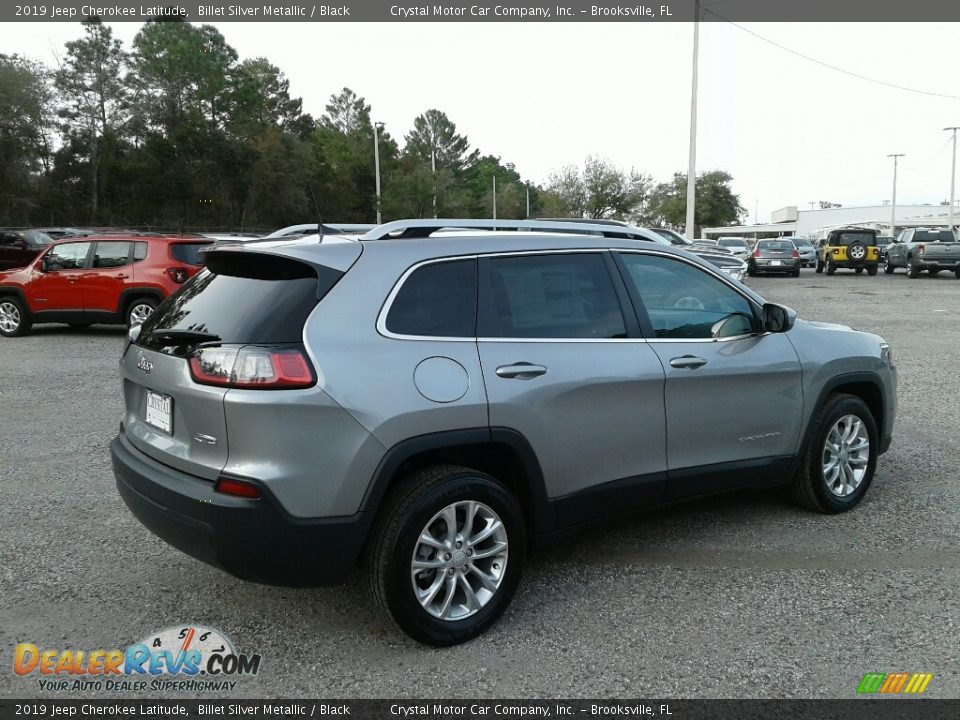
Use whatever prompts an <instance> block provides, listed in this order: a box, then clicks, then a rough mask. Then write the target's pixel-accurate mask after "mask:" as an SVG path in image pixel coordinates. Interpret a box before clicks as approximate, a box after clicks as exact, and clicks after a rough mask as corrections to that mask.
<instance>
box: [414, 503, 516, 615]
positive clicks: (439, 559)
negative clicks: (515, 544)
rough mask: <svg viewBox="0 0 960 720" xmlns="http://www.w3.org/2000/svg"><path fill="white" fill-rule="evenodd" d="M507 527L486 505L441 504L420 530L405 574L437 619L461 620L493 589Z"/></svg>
mask: <svg viewBox="0 0 960 720" xmlns="http://www.w3.org/2000/svg"><path fill="white" fill-rule="evenodd" d="M507 544H508V543H507V530H506V527H505V526H504V524H503V521H502V520H501V519H500V516H499V515H497V513H496V512H494V511H493V510H492V509H491V508H490V507H489V506H487V505H484V504H483V503H480V502H476V501H473V500H465V501H461V502H456V503H452V504H450V505H447V506H446V507H445V508H443V510H441V511H440V512H438V513H437V514H436V515H434V516H433V517H432V518H431V519H430V522H428V523H427V524H426V526H425V527H424V528H423V530H422V531H421V533H420V537H419V539H418V541H417V544H416V545H415V547H414V550H413V557H412V558H411V562H410V579H411V582H412V584H413V591H414V593H415V595H416V598H417V601H418V602H419V603H420V606H421V607H422V608H423V609H424V610H426V611H427V612H428V613H430V614H431V615H432V616H434V617H435V618H439V619H440V620H463V619H464V618H467V617H470V616H471V615H474V614H475V613H477V612H479V611H480V610H481V609H482V608H483V607H484V606H485V605H486V604H487V603H488V602H490V600H491V599H492V598H493V596H494V595H495V594H496V592H497V590H498V589H499V588H500V584H501V583H502V582H503V578H504V576H505V573H506V569H507Z"/></svg>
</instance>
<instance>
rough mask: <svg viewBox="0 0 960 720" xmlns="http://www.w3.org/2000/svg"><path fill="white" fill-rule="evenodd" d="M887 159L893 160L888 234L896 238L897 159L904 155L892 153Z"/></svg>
mask: <svg viewBox="0 0 960 720" xmlns="http://www.w3.org/2000/svg"><path fill="white" fill-rule="evenodd" d="M887 157H892V158H893V195H892V196H891V197H892V198H893V199H892V200H891V201H890V234H891V235H893V237H896V236H897V158H902V157H904V153H892V154H890V155H887Z"/></svg>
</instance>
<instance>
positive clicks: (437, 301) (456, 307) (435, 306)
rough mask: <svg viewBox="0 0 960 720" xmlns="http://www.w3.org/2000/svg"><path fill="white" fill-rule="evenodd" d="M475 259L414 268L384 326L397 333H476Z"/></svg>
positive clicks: (444, 334) (464, 334)
mask: <svg viewBox="0 0 960 720" xmlns="http://www.w3.org/2000/svg"><path fill="white" fill-rule="evenodd" d="M476 317H477V261H476V260H474V259H472V258H471V259H469V260H451V261H448V262H437V263H431V264H429V265H423V266H422V267H419V268H417V269H416V270H414V271H413V272H412V273H411V274H410V277H408V278H407V279H406V280H405V281H404V283H403V285H402V286H401V288H400V291H399V292H398V293H397V296H396V297H395V298H394V300H393V304H391V305H390V312H389V313H388V314H387V321H386V328H387V331H388V332H392V333H396V334H397V335H419V336H426V337H456V338H472V337H475V336H476V332H475V328H476Z"/></svg>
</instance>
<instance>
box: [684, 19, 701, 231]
mask: <svg viewBox="0 0 960 720" xmlns="http://www.w3.org/2000/svg"><path fill="white" fill-rule="evenodd" d="M693 12H694V15H693V81H692V83H691V89H690V157H689V164H688V165H687V227H686V234H687V237H688V238H690V239H691V240H693V239H694V237H695V236H696V224H695V220H694V218H695V217H696V214H695V212H696V207H695V205H696V202H697V67H698V64H699V61H698V58H699V55H700V0H694V3H693Z"/></svg>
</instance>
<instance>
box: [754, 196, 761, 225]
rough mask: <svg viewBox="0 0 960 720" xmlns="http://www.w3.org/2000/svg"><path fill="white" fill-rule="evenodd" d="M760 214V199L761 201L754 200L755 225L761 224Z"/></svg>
mask: <svg viewBox="0 0 960 720" xmlns="http://www.w3.org/2000/svg"><path fill="white" fill-rule="evenodd" d="M759 216H760V201H759V200H754V201H753V224H754V225H759V224H760V217H759Z"/></svg>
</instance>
